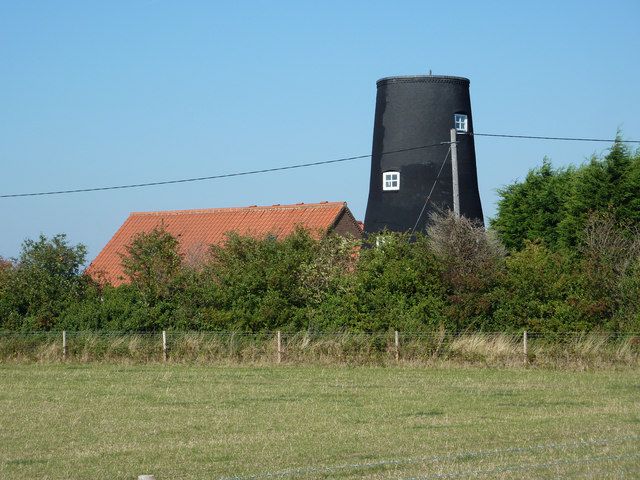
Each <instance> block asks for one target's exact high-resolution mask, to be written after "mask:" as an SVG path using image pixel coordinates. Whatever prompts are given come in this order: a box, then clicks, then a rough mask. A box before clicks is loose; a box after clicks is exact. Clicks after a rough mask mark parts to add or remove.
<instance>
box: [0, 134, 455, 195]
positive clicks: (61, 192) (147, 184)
mask: <svg viewBox="0 0 640 480" xmlns="http://www.w3.org/2000/svg"><path fill="white" fill-rule="evenodd" d="M448 143H449V142H439V143H433V144H431V145H422V146H420V147H411V148H401V149H399V150H390V151H388V152H383V153H382V155H392V154H394V153H403V152H411V151H414V150H422V149H424V148H431V147H439V146H440V145H448ZM369 157H371V154H370V153H369V154H367V155H357V156H354V157H344V158H336V159H334V160H324V161H320V162H310V163H298V164H296V165H286V166H284V167H274V168H263V169H261V170H248V171H244V172H234V173H223V174H220V175H210V176H206V177H194V178H181V179H178V180H163V181H159V182H145V183H132V184H128V185H113V186H108V187H90V188H75V189H70V190H53V191H50V192H31V193H11V194H5V195H0V198H16V197H41V196H44V195H64V194H68V193H86V192H102V191H106V190H124V189H128V188H141V187H154V186H157V185H172V184H176V183H189V182H201V181H204V180H216V179H219V178H230V177H243V176H246V175H257V174H259V173H269V172H279V171H282V170H294V169H296V168H305V167H314V166H316V165H328V164H330V163H340V162H348V161H351V160H359V159H363V158H369Z"/></svg>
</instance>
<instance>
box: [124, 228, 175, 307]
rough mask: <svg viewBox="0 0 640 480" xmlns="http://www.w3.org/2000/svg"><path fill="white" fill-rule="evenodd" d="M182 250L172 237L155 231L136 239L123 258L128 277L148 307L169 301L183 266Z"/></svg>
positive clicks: (138, 236)
mask: <svg viewBox="0 0 640 480" xmlns="http://www.w3.org/2000/svg"><path fill="white" fill-rule="evenodd" d="M179 248H180V244H179V242H178V240H177V239H176V238H175V237H174V236H173V235H171V234H170V233H169V232H167V231H166V230H165V229H164V227H156V228H154V229H153V230H151V231H150V232H141V233H139V234H138V235H136V236H135V237H134V238H133V240H132V241H131V244H130V245H128V246H127V253H126V254H125V255H122V256H121V262H122V267H123V269H124V272H125V274H126V275H127V276H128V277H129V280H130V281H131V285H132V286H133V287H134V288H135V289H136V290H137V291H138V292H139V294H140V296H141V298H142V300H143V302H144V303H145V304H146V305H147V306H154V305H156V304H157V303H158V302H160V301H162V300H166V299H168V298H169V297H170V295H171V293H172V289H173V287H174V286H175V284H176V280H177V278H178V275H179V273H180V271H181V266H182V255H181V254H180V251H179Z"/></svg>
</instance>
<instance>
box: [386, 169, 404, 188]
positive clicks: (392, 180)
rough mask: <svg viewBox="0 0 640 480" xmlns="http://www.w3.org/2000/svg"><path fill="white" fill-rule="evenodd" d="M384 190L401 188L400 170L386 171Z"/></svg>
mask: <svg viewBox="0 0 640 480" xmlns="http://www.w3.org/2000/svg"><path fill="white" fill-rule="evenodd" d="M382 190H400V172H384V173H383V174H382Z"/></svg>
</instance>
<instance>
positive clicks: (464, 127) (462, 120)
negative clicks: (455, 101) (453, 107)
mask: <svg viewBox="0 0 640 480" xmlns="http://www.w3.org/2000/svg"><path fill="white" fill-rule="evenodd" d="M453 123H454V125H455V128H456V130H457V131H459V132H466V131H468V128H469V127H468V124H467V116H466V115H464V114H462V113H456V114H455V115H454V116H453Z"/></svg>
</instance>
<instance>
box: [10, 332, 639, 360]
mask: <svg viewBox="0 0 640 480" xmlns="http://www.w3.org/2000/svg"><path fill="white" fill-rule="evenodd" d="M0 361H4V362H7V361H39V362H55V361H76V362H91V361H128V362H174V363H181V362H200V363H216V362H240V363H243V362H248V363H346V364H393V363H417V364H433V363H437V362H454V363H459V364H480V365H488V366H491V365H496V366H521V365H527V366H554V365H575V366H578V367H581V366H583V367H589V366H598V365H629V366H638V365H640V333H621V332H613V333H584V332H563V333H552V334H548V333H545V334H542V333H533V334H532V333H529V332H526V331H525V332H519V333H505V332H482V333H478V332H476V333H452V332H445V331H440V332H431V333H413V332H398V331H390V332H382V333H354V332H342V333H326V332H308V331H305V332H280V331H276V332H260V333H249V332H232V331H221V332H181V331H162V332H142V333H127V332H89V331H81V332H67V331H62V332H28V333H21V332H0Z"/></svg>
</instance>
